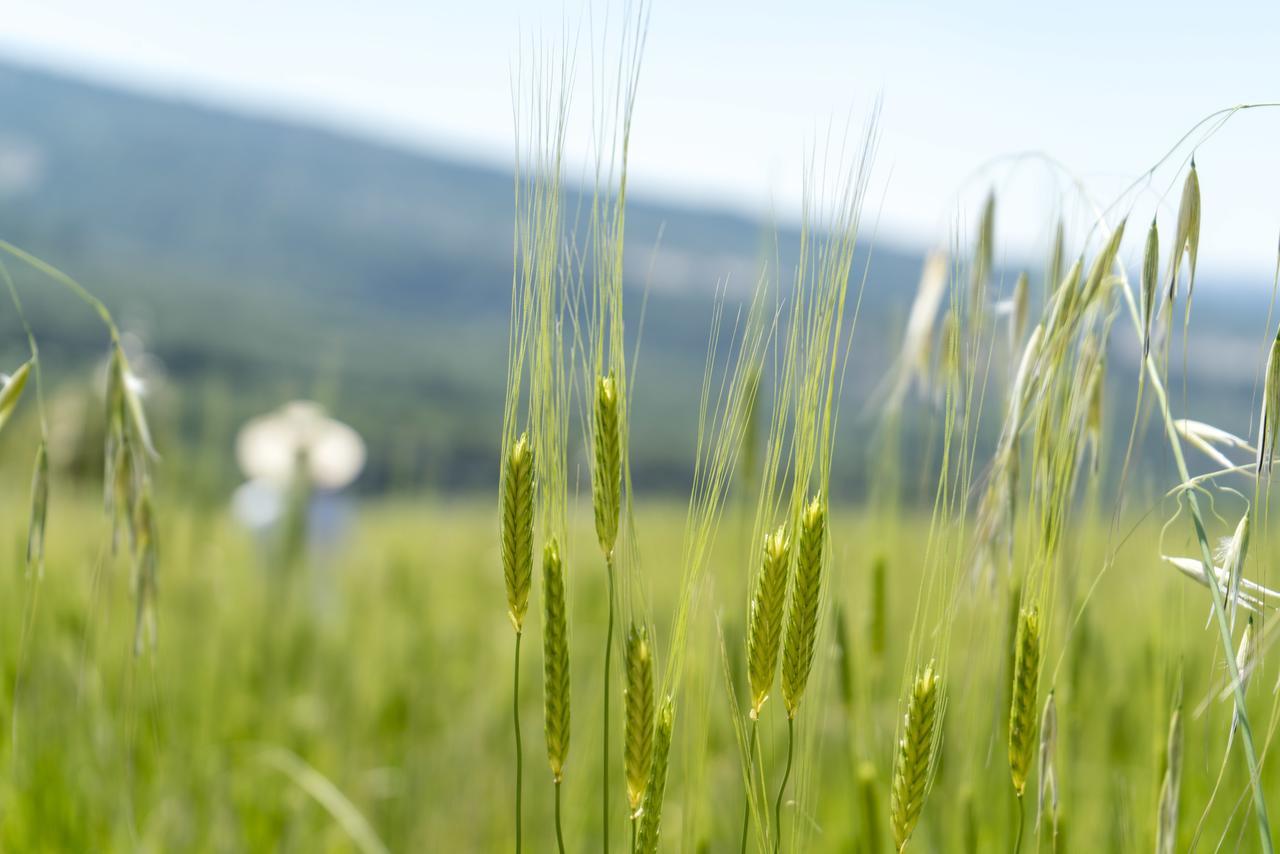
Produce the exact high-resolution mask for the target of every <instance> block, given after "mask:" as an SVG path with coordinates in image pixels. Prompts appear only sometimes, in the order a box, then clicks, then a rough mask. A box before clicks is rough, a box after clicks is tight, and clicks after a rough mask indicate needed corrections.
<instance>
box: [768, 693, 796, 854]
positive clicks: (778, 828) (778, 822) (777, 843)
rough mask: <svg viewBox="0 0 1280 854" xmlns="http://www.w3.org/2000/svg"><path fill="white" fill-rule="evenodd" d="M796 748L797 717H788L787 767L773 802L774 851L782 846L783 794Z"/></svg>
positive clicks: (789, 776) (775, 852) (776, 852)
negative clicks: (776, 797)
mask: <svg viewBox="0 0 1280 854" xmlns="http://www.w3.org/2000/svg"><path fill="white" fill-rule="evenodd" d="M795 750H796V719H795V718H793V717H790V716H788V717H787V768H786V770H785V771H783V772H782V785H781V786H779V787H778V799H777V800H776V801H774V804H773V824H774V827H773V852H774V854H778V851H779V850H780V849H781V848H782V796H783V795H784V794H785V793H786V791H787V781H788V780H790V779H791V761H792V759H793V758H794V757H795Z"/></svg>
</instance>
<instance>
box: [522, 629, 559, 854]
mask: <svg viewBox="0 0 1280 854" xmlns="http://www.w3.org/2000/svg"><path fill="white" fill-rule="evenodd" d="M522 637H524V633H523V632H516V659H515V666H514V667H513V668H512V677H511V718H512V722H513V723H514V724H515V730H516V854H520V842H521V839H520V830H521V825H520V802H521V799H522V797H523V794H524V746H523V744H522V743H521V741H520V638H522ZM556 789H557V791H559V787H558V786H557V787H556Z"/></svg>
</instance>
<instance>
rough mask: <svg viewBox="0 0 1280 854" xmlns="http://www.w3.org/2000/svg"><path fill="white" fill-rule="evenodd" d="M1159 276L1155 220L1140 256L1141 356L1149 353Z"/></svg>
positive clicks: (1158, 252) (1157, 237)
mask: <svg viewBox="0 0 1280 854" xmlns="http://www.w3.org/2000/svg"><path fill="white" fill-rule="evenodd" d="M1159 276H1160V232H1159V231H1157V230H1156V218H1155V217H1152V218H1151V228H1150V229H1148V230H1147V248H1146V250H1145V251H1144V252H1143V254H1142V355H1143V357H1144V358H1145V357H1146V355H1147V354H1148V353H1150V352H1151V315H1152V312H1153V311H1154V310H1155V305H1156V279H1157V278H1159Z"/></svg>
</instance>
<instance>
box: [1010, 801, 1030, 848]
mask: <svg viewBox="0 0 1280 854" xmlns="http://www.w3.org/2000/svg"><path fill="white" fill-rule="evenodd" d="M1014 797H1016V798H1017V799H1018V835H1017V836H1015V837H1014V838H1013V854H1018V852H1019V851H1021V850H1022V829H1023V826H1024V825H1025V824H1026V823H1027V805H1026V804H1024V803H1023V802H1022V796H1021V795H1018V794H1016V793H1015V795H1014Z"/></svg>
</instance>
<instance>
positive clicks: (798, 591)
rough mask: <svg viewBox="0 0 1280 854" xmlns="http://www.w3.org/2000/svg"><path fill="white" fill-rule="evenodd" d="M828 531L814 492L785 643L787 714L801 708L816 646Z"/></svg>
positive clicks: (800, 546)
mask: <svg viewBox="0 0 1280 854" xmlns="http://www.w3.org/2000/svg"><path fill="white" fill-rule="evenodd" d="M826 534H827V508H826V505H824V504H823V503H822V496H821V495H815V496H814V498H813V500H812V501H810V502H809V505H808V506H807V507H806V508H805V509H804V513H803V514H801V517H800V538H799V542H798V543H797V546H798V549H799V550H798V551H797V553H796V582H795V587H794V589H793V590H792V593H791V614H790V616H789V617H788V619H787V634H786V638H785V639H784V641H783V645H782V700H783V702H784V703H785V704H786V707H787V717H789V718H794V717H795V716H796V712H797V711H799V709H800V700H801V698H802V697H803V696H804V689H805V685H806V684H808V681H809V670H810V669H811V668H812V667H813V648H814V644H815V642H816V640H817V635H818V603H819V600H820V598H821V593H822V552H823V548H824V546H825V541H826Z"/></svg>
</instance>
